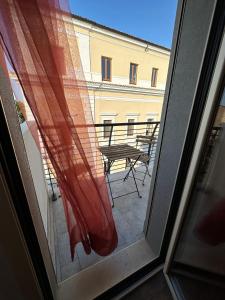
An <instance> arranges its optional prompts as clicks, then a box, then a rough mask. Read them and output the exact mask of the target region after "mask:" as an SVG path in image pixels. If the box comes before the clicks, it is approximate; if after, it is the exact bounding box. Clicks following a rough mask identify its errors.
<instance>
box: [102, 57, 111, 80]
mask: <svg viewBox="0 0 225 300" xmlns="http://www.w3.org/2000/svg"><path fill="white" fill-rule="evenodd" d="M111 60H112V59H111V58H109V57H105V56H102V80H104V81H111Z"/></svg>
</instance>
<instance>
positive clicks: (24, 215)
mask: <svg viewBox="0 0 225 300" xmlns="http://www.w3.org/2000/svg"><path fill="white" fill-rule="evenodd" d="M187 1H190V0H183V1H182V0H180V1H179V5H178V13H177V18H176V28H175V34H174V39H173V49H172V55H171V56H172V60H171V62H170V67H169V76H168V80H167V88H166V89H167V92H166V97H167V100H168V99H169V98H170V97H172V95H171V93H170V91H171V87H172V84H173V85H174V82H173V78H174V73H175V71H176V70H175V67H174V65H175V63H177V61H176V60H177V55H178V53H179V51H180V46H181V45H180V36H181V34H182V32H183V26H184V23H185V8H186V4H187ZM203 2H204V1H203ZM222 2H223V1H222V0H217V7H216V10H215V13H214V11H213V12H211V13H212V15H214V17H213V22H212V25H211V24H209V28H210V29H211V30H210V32H211V34H210V36H209V37H205V41H204V42H205V44H206V45H207V49H206V52H202V56H205V60H204V61H203V64H202V66H201V74H200V75H199V82H198V89H197V91H196V94H195V95H196V98H197V96H198V99H201V101H195V102H194V106H193V109H192V115H191V118H190V122H189V123H187V124H186V125H185V126H186V128H187V127H188V124H192V123H191V121H193V120H194V124H195V126H196V128H198V126H197V125H198V122H200V118H198V119H197V120H196V112H199V113H201V112H202V111H203V109H204V104H205V99H206V98H204V97H205V95H206V93H207V92H208V87H209V83H210V78H211V77H210V74H211V73H210V72H211V71H212V69H213V67H214V63H215V60H216V56H217V51H218V47H219V43H220V39H221V35H220V34H221V30H219V29H220V28H221V26H222V25H221V22H220V21H221V20H220V18H218V15H219V16H221V11H222V10H221V5H222ZM224 11H225V9H224ZM216 18H217V19H216ZM223 25H224V24H223ZM209 62H210V63H209ZM199 65H201V62H200V63H199ZM4 90H5V89H4ZM6 97H7V98H8V99H9V103H10V101H11V100H10V99H13V95H12V94H10V95H6ZM171 102H172V100H171V99H170V103H169V101H167V102H166V103H165V107H164V112H163V116H164V118H165V119H166V117H167V116H168V111H167V109H168V104H170V105H171ZM197 102H198V104H197ZM199 104H201V105H199ZM11 105H12V103H11ZM195 105H196V107H195ZM5 108H7V109H8V113H7V117H8V115H10V114H11V115H12V116H13V114H14V116H15V112H12V111H11V108H10V107H9V104H8V107H5ZM0 117H1V124H4V126H1V128H0V130H2V134H4V136H5V138H4V149H3V150H4V151H3V153H4V155H5V159H6V161H7V169H6V170H5V172H9V176H8V181H7V184H8V185H9V186H10V190H11V192H12V193H13V195H16V194H17V195H18V197H16V198H14V199H12V201H13V202H12V205H13V206H14V207H15V210H16V212H17V215H18V218H19V221H20V224H21V228H22V230H23V234H24V236H25V240H26V243H27V245H28V251H29V253H28V254H29V255H30V256H31V258H32V262H33V266H34V269H35V271H36V274H37V278H38V280H39V283H40V286H41V288H42V291H43V294H44V295H45V297H46V299H53V298H55V297H56V294H57V288H58V286H57V283H56V280H55V278H54V274H53V273H54V269H53V266H52V265H51V258H50V256H49V251H48V249H47V248H46V247H47V241H46V239H45V238H44V237H43V236H42V238H41V240H40V239H39V237H38V234H37V228H38V230H39V232H42V230H43V232H44V229H43V228H42V229H41V228H40V226H39V225H37V227H36V228H35V226H34V219H33V217H34V216H32V213H31V212H33V210H31V209H30V207H29V206H28V200H27V199H29V197H34V196H32V180H31V178H30V179H29V174H30V173H29V172H28V173H27V170H29V166H28V164H27V162H24V161H23V159H22V161H20V160H19V159H18V156H20V155H21V156H20V157H22V155H23V154H24V153H20V151H19V150H20V149H21V147H22V148H23V145H18V149H17V150H18V151H17V153H16V154H17V155H15V144H13V143H14V142H15V141H16V140H19V139H18V136H14V137H13V138H12V139H11V136H12V134H13V131H15V132H16V133H17V132H18V128H10V124H7V122H6V119H5V115H4V113H3V111H2V110H1V109H0ZM165 125H166V123H164V124H163V126H162V127H161V129H160V131H161V133H160V139H161V141H162V139H163V137H164V133H165V132H164V129H165ZM196 132H197V131H196ZM10 134H11V136H10ZM192 135H193V131H191V126H189V130H188V133H187V136H186V145H185V146H184V149H182V148H181V149H180V151H183V155H182V159H181V162H180V166H179V172H178V175H177V177H176V181H175V189H174V193H173V198H172V205H171V207H170V212H169V215H168V218H167V225H166V227H165V232H164V234H163V240H162V245H161V247H160V253H159V255H158V257H157V258H156V259H155V260H153V261H152V262H151V263H149V264H148V265H146V266H144V267H143V268H141V269H140V270H138V271H137V272H135V273H134V274H132V275H131V276H129V277H127V278H126V279H125V280H123V281H121V282H120V283H118V284H117V285H115V286H114V287H112V288H111V289H109V290H108V291H107V292H105V293H103V294H102V295H100V296H99V297H98V299H110V298H112V297H115V296H116V295H119V294H120V292H121V291H122V290H124V289H127V288H128V287H130V286H131V285H133V284H134V283H137V282H139V281H140V280H141V279H142V278H143V277H144V276H148V274H149V273H150V272H153V271H154V270H155V268H156V267H159V266H160V265H161V264H162V263H163V262H164V261H165V257H166V252H167V249H168V245H169V242H170V237H171V233H172V228H173V225H174V218H175V215H176V213H177V208H178V204H179V201H180V198H179V192H182V189H183V185H184V182H182V180H181V179H182V178H180V175H181V174H180V170H183V171H186V173H183V177H185V175H184V174H187V170H188V166H189V164H188V163H187V157H188V155H189V156H191V155H190V154H191V153H192V151H193V149H192V147H191V146H193V145H192V144H193V142H194V139H195V138H196V136H195V135H194V136H192ZM12 140H13V141H12ZM161 141H160V143H159V145H158V150H157V151H158V153H160V152H161V150H162V144H161ZM9 157H10V159H7V158H9ZM185 158H186V160H185ZM21 163H22V164H23V166H21ZM158 164H159V155H158V161H157V163H156V166H155V167H154V172H155V175H154V174H153V179H154V181H155V180H156V179H157V174H158V170H159V169H158ZM21 170H25V173H23V174H22V172H21ZM24 179H26V180H27V182H28V183H30V187H29V188H30V189H31V190H26V189H25V188H24V187H26V188H27V182H25V181H24ZM153 186H154V185H153ZM176 187H177V189H176ZM153 191H154V188H153ZM33 192H34V190H33ZM34 195H35V192H34ZM154 195H155V194H154ZM150 196H152V197H153V194H152V195H150ZM18 204H20V205H18ZM152 209H153V208H152V207H150V210H149V212H150V213H151V211H152ZM36 219H37V216H36ZM37 222H38V221H37ZM27 224H29V226H27ZM41 235H42V233H41ZM45 251H46V253H47V257H46V253H44V252H45Z"/></svg>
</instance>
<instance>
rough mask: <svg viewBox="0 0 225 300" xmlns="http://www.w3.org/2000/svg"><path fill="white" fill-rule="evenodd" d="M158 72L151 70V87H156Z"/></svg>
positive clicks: (154, 69)
mask: <svg viewBox="0 0 225 300" xmlns="http://www.w3.org/2000/svg"><path fill="white" fill-rule="evenodd" d="M158 71H159V69H157V68H152V79H151V86H152V87H156V85H157V77H158Z"/></svg>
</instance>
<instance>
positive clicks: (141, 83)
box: [73, 16, 170, 123]
mask: <svg viewBox="0 0 225 300" xmlns="http://www.w3.org/2000/svg"><path fill="white" fill-rule="evenodd" d="M73 20H74V25H75V31H76V34H77V40H78V46H79V49H80V55H81V61H82V65H83V71H84V74H85V78H86V81H87V86H88V91H89V96H90V101H91V107H92V112H93V118H94V122H95V123H104V122H105V123H108V122H115V123H118V122H132V121H134V122H141V121H143V122H144V121H149V120H155V121H158V120H160V115H161V110H162V104H163V98H164V92H165V86H166V78H167V71H168V65H169V59H170V50H169V49H167V48H164V47H161V46H158V45H155V44H152V43H150V42H147V41H144V40H142V39H139V38H136V37H133V36H130V35H128V34H125V33H121V32H119V31H117V30H114V29H111V28H108V27H105V26H102V25H100V24H97V23H95V22H93V21H90V20H87V19H84V18H81V17H78V16H74V19H73Z"/></svg>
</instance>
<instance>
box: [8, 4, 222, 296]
mask: <svg viewBox="0 0 225 300" xmlns="http://www.w3.org/2000/svg"><path fill="white" fill-rule="evenodd" d="M195 3H196V4H195ZM186 4H187V3H186V2H185V1H184V2H182V1H181V2H180V3H179V4H178V12H177V20H176V25H175V34H174V39H173V47H172V53H171V59H172V62H171V63H170V67H169V73H168V79H167V94H169V95H168V96H167V98H168V99H169V100H170V101H169V100H167V102H170V104H171V102H173V101H172V100H173V99H170V95H171V93H170V90H171V89H172V86H174V84H172V83H176V82H177V83H179V81H178V79H177V78H174V77H175V75H176V72H177V68H178V67H179V63H176V66H174V64H175V61H176V58H177V56H178V54H179V52H180V51H181V47H179V45H180V43H183V41H182V37H183V32H184V29H182V26H183V27H185V29H189V28H190V25H189V24H187V23H188V22H184V21H186V20H187V21H188V20H190V15H188V12H190V10H191V9H192V10H193V6H194V5H197V2H193V3H192V6H191V8H190V9H189V10H188V12H187V13H186V11H187V10H186V9H185V5H186ZM188 8H189V7H188ZM209 8H211V7H209ZM206 9H208V7H206ZM220 12H221V14H222V10H221V9H220ZM203 13H204V17H205V15H206V13H208V11H206V13H205V11H203ZM209 14H210V17H211V15H212V16H213V19H212V24H210V25H209V30H210V32H207V39H208V36H210V38H209V42H206V43H205V45H206V46H207V48H209V50H210V51H211V52H212V53H210V51H209V53H208V51H207V58H208V61H207V64H206V65H205V64H204V62H203V67H204V68H203V67H201V69H199V71H198V70H197V71H196V72H199V73H200V72H201V73H205V74H212V72H208V71H212V70H208V68H210V66H211V65H212V63H213V62H212V61H213V60H214V56H215V55H214V54H215V52H216V51H217V49H216V48H217V44H218V38H219V37H220V35H221V34H222V33H221V31H222V30H218V26H217V23H218V25H220V14H219V13H218V14H217V15H216V14H215V13H214V11H213V10H212V9H211V10H210V12H209ZM214 17H217V18H214ZM208 19H209V18H207V20H208ZM195 20H196V18H195V19H194V21H195ZM191 21H192V24H191V25H192V28H193V19H192V20H191ZM197 21H198V20H197ZM207 25H208V24H207ZM202 27H203V28H204V26H202ZM207 28H208V27H207ZM211 29H213V30H212V32H211ZM219 29H220V28H219ZM208 33H210V35H208ZM211 33H212V34H211ZM205 35H206V33H205V31H203V34H202V35H200V37H201V39H200V43H204V42H205V40H206V37H205ZM213 36H214V38H213ZM216 38H217V39H216ZM204 39H205V40H204ZM202 40H203V42H202ZM192 41H193V39H192ZM198 44H199V41H198ZM215 44H216V45H215ZM195 45H196V42H195V40H194V41H193V44H191V45H190V47H191V48H192V49H193V48H194V46H195ZM204 49H205V48H204ZM200 50H201V49H200ZM206 50H207V49H206ZM202 53H203V54H202ZM200 54H201V55H204V54H205V52H203V51H200ZM209 54H213V55H209ZM212 56H213V58H212ZM178 62H179V61H178ZM202 69H203V70H202ZM203 79H204V78H203ZM172 81H174V82H172ZM175 81H176V82H175ZM199 81H200V82H199V84H198V85H199V90H200V87H202V86H201V84H202V85H203V87H205V86H206V84H205V80H202V78H200V79H199ZM201 90H202V88H201ZM204 96H205V95H204ZM171 97H172V96H171ZM198 102H199V101H198ZM196 105H197V104H196ZM199 110H200V111H201V107H200V108H199ZM169 112H170V113H171V109H170V111H169ZM164 115H168V112H167V103H166V104H165V109H164V112H163V116H164ZM2 117H3V119H4V117H5V115H4V114H3V115H2ZM194 121H195V120H194ZM194 123H195V122H194ZM6 124H7V123H6ZM164 124H165V122H164V121H162V125H161V129H160V138H161V137H162V138H164V139H165V137H166V134H167V132H166V131H165V132H164V127H165V126H164ZM4 131H5V130H4ZM164 135H165V137H164ZM192 135H193V134H192ZM4 137H5V140H6V141H7V146H8V147H7V148H10V149H11V148H12V149H11V150H13V144H14V143H13V142H12V141H13V140H12V139H10V135H9V134H6V135H5V136H4ZM193 139H194V137H193ZM189 142H190V141H189ZM167 144H169V143H167ZM190 144H193V141H191V143H190ZM158 148H160V151H159V153H162V150H163V149H162V148H163V143H162V142H160V144H159V146H158ZM6 150H7V149H6ZM185 150H186V149H185ZM189 151H192V148H190V149H189ZM5 154H6V158H7V157H9V152H8V151H5ZM12 156H13V157H14V156H15V159H14V160H13V162H11V161H10V160H6V161H7V162H10V163H12V164H13V167H14V168H13V169H12V168H9V172H10V176H11V178H12V180H10V181H11V182H12V188H14V189H16V188H17V186H16V185H15V182H16V181H14V180H13V179H16V175H15V174H14V173H15V172H14V169H16V168H18V163H19V162H18V160H16V155H15V151H12ZM180 164H181V165H182V164H183V161H181V163H180ZM18 171H19V169H18ZM158 171H160V167H158V165H157V163H156V166H155V171H154V172H155V174H156V173H157V176H158V175H159V174H158ZM20 175H21V174H20ZM157 176H155V175H154V174H153V177H157ZM21 178H22V179H23V176H22V175H21ZM152 180H154V179H152ZM19 185H20V186H21V187H23V183H22V182H21V183H20V182H19ZM24 185H25V186H26V182H24ZM179 189H182V183H181V185H179ZM153 191H154V194H156V193H157V191H156V190H155V186H153V188H152V193H153ZM150 197H151V194H150ZM20 200H22V201H24V202H26V201H27V200H28V199H26V197H24V199H23V197H20ZM163 200H165V199H163ZM174 200H175V201H174ZM177 200H178V199H176V197H174V195H173V199H172V201H173V202H172V203H171V204H172V205H171V208H170V210H171V211H170V212H169V216H168V220H167V222H166V223H167V224H166V228H165V232H164V236H163V240H162V244H161V246H160V254H159V256H158V257H157V258H156V259H155V260H154V261H152V262H150V263H148V264H146V265H144V266H143V267H142V268H141V269H139V270H138V271H135V272H134V273H132V274H131V275H129V276H128V277H126V278H125V279H124V280H122V281H120V282H119V283H118V284H116V285H114V286H112V287H111V288H110V289H108V290H105V292H104V291H103V293H102V294H101V295H100V296H98V299H106V298H108V299H109V296H112V297H113V296H116V295H118V294H119V293H120V292H123V291H124V290H125V289H127V288H129V287H131V288H132V284H135V283H138V282H140V281H141V280H144V278H146V277H144V276H151V275H152V273H151V272H154V270H155V269H156V267H159V266H160V264H162V263H164V262H165V255H166V252H167V249H168V243H169V240H170V236H171V229H172V227H173V220H174V217H173V216H174V215H175V214H176V211H177V209H176V207H177ZM153 210H154V207H152V209H151V212H152V211H153ZM16 212H17V214H19V212H20V210H19V208H18V209H16ZM27 212H29V209H28V207H25V208H24V210H23V216H24V213H27ZM25 221H26V220H25V218H24V217H23V219H21V220H20V223H25ZM26 227H27V225H26ZM23 231H24V235H25V237H26V240H28V239H29V238H30V237H32V235H33V236H35V237H36V236H37V231H35V230H34V228H33V227H32V226H31V227H29V228H27V231H29V232H26V231H25V230H24V229H23ZM39 247H40V248H41V249H42V247H41V245H34V247H33V249H29V253H30V255H31V259H32V262H33V263H34V261H36V262H39V265H38V266H35V271H36V274H37V278H38V281H39V282H40V281H42V278H43V277H44V276H43V274H44V275H45V276H46V272H47V268H46V265H45V269H44V270H43V269H42V268H41V267H42V263H41V264H40V261H41V260H42V259H43V256H42V255H43V253H42V255H41V253H39V252H40V248H39ZM38 250H39V252H38ZM153 250H155V249H153ZM44 281H45V283H46V280H44ZM70 282H71V283H72V287H73V290H72V291H73V292H74V293H75V290H74V282H72V278H70V280H66V281H65V282H62V283H61V284H60V293H61V294H60V295H61V296H62V294H63V286H64V285H65V289H66V290H67V295H68V292H69V288H71V287H69V286H68V283H70ZM48 283H49V282H48ZM45 287H46V286H45ZM46 289H48V290H50V292H51V287H48V286H47V287H46ZM46 289H44V288H43V287H42V290H43V293H44V294H45V295H46V292H47V291H46ZM53 290H54V288H53ZM54 292H56V293H58V290H57V291H54Z"/></svg>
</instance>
